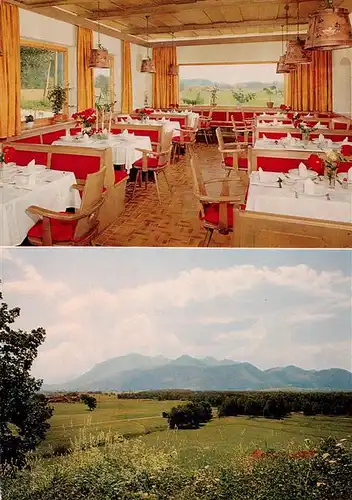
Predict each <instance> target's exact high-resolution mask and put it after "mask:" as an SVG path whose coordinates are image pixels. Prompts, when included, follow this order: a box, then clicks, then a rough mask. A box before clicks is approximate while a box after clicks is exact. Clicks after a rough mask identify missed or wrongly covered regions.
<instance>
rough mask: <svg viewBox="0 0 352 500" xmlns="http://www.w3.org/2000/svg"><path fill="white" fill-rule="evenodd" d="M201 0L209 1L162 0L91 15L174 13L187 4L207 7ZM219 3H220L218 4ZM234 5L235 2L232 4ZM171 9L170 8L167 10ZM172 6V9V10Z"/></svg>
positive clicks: (113, 16) (118, 15) (112, 16)
mask: <svg viewBox="0 0 352 500" xmlns="http://www.w3.org/2000/svg"><path fill="white" fill-rule="evenodd" d="M201 2H207V0H174V1H173V2H172V3H170V0H161V1H159V3H158V4H157V5H156V4H151V3H148V4H145V5H141V6H140V7H128V8H126V9H123V10H122V9H105V10H101V11H100V12H98V11H96V10H95V11H93V14H92V15H91V16H90V19H94V20H96V19H98V18H100V19H115V18H117V17H123V18H125V17H128V16H146V15H148V14H150V15H152V14H166V13H172V12H177V7H179V8H180V9H182V8H184V7H185V6H187V9H189V8H190V6H191V7H192V8H193V9H199V7H201V8H203V9H205V8H207V7H208V6H209V5H208V3H206V5H203V4H202V5H199V4H200V3H201ZM217 5H219V4H217ZM232 5H233V4H232ZM165 8H166V9H169V10H165ZM170 8H171V11H170Z"/></svg>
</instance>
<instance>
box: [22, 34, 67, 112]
mask: <svg viewBox="0 0 352 500" xmlns="http://www.w3.org/2000/svg"><path fill="white" fill-rule="evenodd" d="M20 57H21V116H22V119H24V117H25V116H26V115H29V114H32V115H33V116H34V118H46V117H51V116H53V112H52V111H51V104H50V102H49V101H48V99H47V95H48V92H49V90H50V88H51V87H53V86H54V85H61V86H65V82H66V81H67V75H66V70H65V67H66V57H67V49H65V48H61V47H58V48H56V47H52V46H47V45H46V44H43V45H42V46H38V45H33V44H31V43H30V42H28V43H26V42H21V48H20Z"/></svg>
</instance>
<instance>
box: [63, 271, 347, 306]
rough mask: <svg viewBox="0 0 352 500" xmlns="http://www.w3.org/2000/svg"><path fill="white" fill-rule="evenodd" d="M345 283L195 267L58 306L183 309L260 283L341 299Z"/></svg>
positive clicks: (296, 274)
mask: <svg viewBox="0 0 352 500" xmlns="http://www.w3.org/2000/svg"><path fill="white" fill-rule="evenodd" d="M345 282H346V278H345V277H344V276H343V275H342V273H340V272H325V271H323V272H320V273H319V272H317V271H316V270H314V269H312V268H310V267H308V266H306V265H299V266H292V267H278V268H276V269H269V268H267V267H262V268H260V267H255V266H253V265H246V266H237V267H230V268H227V269H220V270H218V269H215V270H205V269H201V268H195V269H192V270H190V271H184V272H181V273H180V274H179V275H178V277H177V278H174V279H171V280H165V281H155V282H151V283H148V284H145V285H140V286H137V287H134V288H126V289H123V290H120V291H119V292H117V293H109V292H105V291H104V290H101V289H97V290H91V291H89V292H87V293H84V294H81V295H78V296H75V297H71V298H70V299H68V300H67V301H66V302H63V303H62V305H61V306H60V311H61V312H62V314H70V313H74V312H79V311H80V310H82V309H83V310H87V308H89V307H94V306H95V307H100V306H104V307H113V308H114V309H116V310H119V311H128V310H133V309H134V308H135V307H138V308H139V309H140V310H148V309H150V308H152V307H155V306H157V307H158V308H162V307H184V306H185V305H187V304H189V303H191V302H204V301H206V300H211V299H215V298H217V297H221V296H235V295H238V294H240V293H243V292H245V291H249V290H252V289H254V288H256V287H258V286H260V285H263V284H273V285H276V286H280V287H284V288H287V289H293V290H297V291H301V292H307V293H310V294H311V295H312V296H315V297H326V298H330V299H332V300H337V299H340V300H342V299H343V298H345V296H344V295H343V294H340V293H338V292H337V291H336V288H335V287H336V285H341V284H343V283H345Z"/></svg>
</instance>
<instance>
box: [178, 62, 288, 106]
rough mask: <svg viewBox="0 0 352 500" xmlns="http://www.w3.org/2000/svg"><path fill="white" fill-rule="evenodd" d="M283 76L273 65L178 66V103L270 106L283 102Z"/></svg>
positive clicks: (274, 64)
mask: <svg viewBox="0 0 352 500" xmlns="http://www.w3.org/2000/svg"><path fill="white" fill-rule="evenodd" d="M283 93H284V76H283V75H278V74H276V63H265V64H231V65H213V64H212V65H192V66H180V102H181V103H182V104H193V105H196V104H200V105H201V104H204V105H209V104H210V105H214V104H217V105H225V106H231V105H233V106H241V105H242V106H266V103H267V102H269V101H271V102H273V103H274V106H276V105H280V104H282V102H283V100H284V99H283Z"/></svg>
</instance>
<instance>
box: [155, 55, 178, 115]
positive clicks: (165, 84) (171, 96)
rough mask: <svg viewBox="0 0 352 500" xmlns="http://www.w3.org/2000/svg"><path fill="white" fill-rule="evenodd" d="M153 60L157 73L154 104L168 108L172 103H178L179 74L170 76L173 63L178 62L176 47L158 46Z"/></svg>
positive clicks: (157, 106) (156, 106)
mask: <svg viewBox="0 0 352 500" xmlns="http://www.w3.org/2000/svg"><path fill="white" fill-rule="evenodd" d="M153 61H154V63H155V69H156V73H155V74H154V75H153V106H154V108H167V107H168V106H170V104H177V103H178V99H179V94H178V76H170V75H169V68H170V65H171V64H177V51H176V47H156V48H155V49H153Z"/></svg>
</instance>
